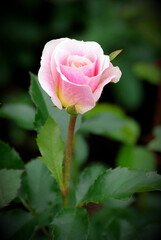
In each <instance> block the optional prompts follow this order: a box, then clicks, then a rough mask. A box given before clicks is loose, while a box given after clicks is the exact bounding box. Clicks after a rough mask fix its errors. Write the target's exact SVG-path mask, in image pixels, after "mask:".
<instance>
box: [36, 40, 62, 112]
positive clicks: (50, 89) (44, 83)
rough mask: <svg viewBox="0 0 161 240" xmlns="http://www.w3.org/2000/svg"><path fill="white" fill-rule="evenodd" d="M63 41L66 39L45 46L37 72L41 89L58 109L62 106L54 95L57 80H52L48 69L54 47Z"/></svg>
mask: <svg viewBox="0 0 161 240" xmlns="http://www.w3.org/2000/svg"><path fill="white" fill-rule="evenodd" d="M64 40H66V38H61V39H58V40H51V41H49V42H48V43H47V44H46V45H45V47H44V49H43V52H42V57H41V66H40V69H39V72H38V80H39V82H40V85H41V87H42V88H43V89H44V91H45V92H47V93H48V95H49V96H51V98H52V101H53V103H54V104H55V105H56V106H57V107H58V108H60V109H61V108H62V105H61V102H60V100H59V99H58V97H57V94H56V92H57V89H56V88H57V79H56V78H54V79H53V76H52V72H51V68H50V61H51V56H52V53H53V51H54V50H55V48H56V46H57V45H58V44H60V42H62V41H64Z"/></svg>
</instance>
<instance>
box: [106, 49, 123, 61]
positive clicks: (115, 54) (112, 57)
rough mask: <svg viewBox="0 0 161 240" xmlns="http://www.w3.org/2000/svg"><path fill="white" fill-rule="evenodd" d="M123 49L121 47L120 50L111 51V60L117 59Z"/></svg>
mask: <svg viewBox="0 0 161 240" xmlns="http://www.w3.org/2000/svg"><path fill="white" fill-rule="evenodd" d="M122 50H123V49H120V50H116V51H114V52H112V53H110V55H109V57H110V61H112V60H113V59H115V58H116V57H117V56H118V55H119V54H120V53H121V52H122Z"/></svg>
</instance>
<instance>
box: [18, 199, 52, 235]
mask: <svg viewBox="0 0 161 240" xmlns="http://www.w3.org/2000/svg"><path fill="white" fill-rule="evenodd" d="M19 198H20V200H21V203H22V204H23V206H24V207H25V208H26V209H27V210H28V211H29V212H31V213H32V214H33V216H36V215H37V213H36V212H35V211H34V210H33V209H32V208H31V207H30V205H29V204H28V203H27V202H26V201H25V199H24V198H22V197H21V196H19ZM38 224H39V227H40V228H41V230H42V231H43V233H44V234H45V235H46V236H47V237H48V238H49V239H51V235H50V233H49V232H48V231H47V229H46V228H45V226H44V225H43V224H42V223H40V222H39V223H38Z"/></svg>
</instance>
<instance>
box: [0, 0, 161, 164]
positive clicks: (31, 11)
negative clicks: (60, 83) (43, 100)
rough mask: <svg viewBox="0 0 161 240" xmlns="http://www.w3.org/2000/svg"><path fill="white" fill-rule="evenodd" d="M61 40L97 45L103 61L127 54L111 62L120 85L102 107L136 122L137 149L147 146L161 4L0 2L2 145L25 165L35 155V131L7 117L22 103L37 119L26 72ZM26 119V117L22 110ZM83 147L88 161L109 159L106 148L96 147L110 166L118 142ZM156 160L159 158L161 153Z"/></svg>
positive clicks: (157, 91) (155, 111)
mask: <svg viewBox="0 0 161 240" xmlns="http://www.w3.org/2000/svg"><path fill="white" fill-rule="evenodd" d="M61 37H69V38H75V39H77V40H84V41H97V42H98V43H99V44H100V45H101V46H102V48H103V49H104V52H105V54H110V53H111V52H112V51H114V50H117V49H123V50H124V51H123V52H122V53H121V54H120V55H119V56H118V57H117V59H115V60H114V61H113V64H114V65H118V66H119V67H120V69H121V71H122V78H121V80H120V82H119V83H118V84H116V85H115V84H110V85H108V86H106V87H105V88H104V91H103V94H102V97H101V99H100V102H103V103H104V102H107V103H111V104H114V105H117V106H119V107H120V108H121V109H124V111H125V113H126V114H127V115H128V116H130V117H132V118H133V119H135V120H136V121H137V122H138V124H139V125H140V129H141V132H140V135H139V138H138V140H137V141H138V144H140V145H145V144H147V143H148V142H149V141H150V140H151V139H153V134H152V131H153V128H154V127H155V126H158V125H160V124H161V81H160V80H161V74H160V73H161V70H160V66H161V58H160V56H161V55H160V53H161V31H160V13H159V3H158V2H155V1H150V0H142V1H140V0H135V1H133V0H121V1H119V0H115V1H112V0H88V1H87V0H15V1H7V0H6V1H4V2H3V6H1V44H0V52H1V54H0V89H1V90H0V98H1V99H0V103H1V110H0V116H1V118H0V126H1V131H0V135H1V136H0V138H1V139H2V140H3V141H5V142H8V143H9V144H10V145H11V146H12V147H14V148H15V149H16V150H17V151H18V152H19V153H20V155H21V157H22V159H23V160H24V161H25V162H27V161H29V160H30V159H31V158H34V157H36V156H37V154H38V149H37V146H36V142H35V137H36V132H35V131H33V130H32V127H30V125H29V126H28V127H27V129H26V127H25V128H21V127H20V126H19V125H18V124H17V123H16V114H17V113H16V111H17V110H16V111H15V112H14V113H12V114H11V115H12V117H10V113H9V112H10V111H9V109H10V104H13V103H16V104H25V105H27V106H30V110H29V112H30V113H31V112H32V111H33V112H34V105H33V103H32V101H31V98H30V96H29V94H28V89H29V86H30V77H29V71H31V72H33V73H35V74H37V72H38V70H39V66H40V57H41V53H42V49H43V47H44V45H45V43H46V42H47V41H49V40H51V39H57V38H61ZM5 106H6V108H5ZM6 109H7V110H6ZM12 111H14V110H13V108H12ZM14 114H15V115H14ZM13 115H14V117H13ZM24 115H26V116H25V117H26V118H28V117H29V116H28V112H27V110H26V111H25V112H24ZM31 115H32V114H31ZM11 118H12V119H13V118H14V119H15V121H12V120H11ZM98 139H99V142H100V145H99V144H98ZM87 141H88V143H89V145H90V149H89V158H88V159H89V161H90V160H92V161H93V160H94V161H95V160H96V161H97V160H98V159H99V158H100V155H102V156H103V155H104V154H106V151H107V148H106V149H105V150H103V149H102V147H101V146H102V145H103V144H104V146H107V147H108V149H109V151H108V153H109V155H110V158H109V159H111V160H110V161H111V162H108V164H111V165H113V164H112V162H113V159H114V158H115V157H116V154H117V151H118V147H119V146H120V145H119V144H120V143H118V142H117V141H113V140H111V139H110V140H108V139H107V138H105V137H104V136H98V135H94V134H93V135H92V134H91V135H90V136H88V137H87ZM100 147H101V148H100ZM100 149H101V150H100ZM92 152H93V153H92ZM156 154H157V158H158V159H159V158H160V155H159V153H156ZM102 158H103V157H102ZM102 161H103V160H102Z"/></svg>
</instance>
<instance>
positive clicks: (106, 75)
mask: <svg viewBox="0 0 161 240" xmlns="http://www.w3.org/2000/svg"><path fill="white" fill-rule="evenodd" d="M120 77H121V71H120V69H119V68H118V67H114V66H113V65H112V63H111V62H110V59H109V56H108V55H104V53H103V50H102V48H101V46H100V45H99V44H98V43H96V42H84V41H77V40H74V39H69V38H61V39H57V40H51V41H49V42H48V43H46V45H45V47H44V49H43V53H42V57H41V66H40V69H39V72H38V79H39V82H40V85H41V87H42V88H43V89H44V90H45V91H46V92H47V94H48V95H49V96H50V97H51V100H52V102H53V103H54V104H55V105H56V106H57V107H58V108H59V109H62V107H64V108H66V109H69V108H70V107H72V106H74V107H75V112H76V113H81V114H83V113H85V112H87V111H89V110H90V109H92V108H93V107H94V106H95V105H96V102H97V100H98V99H99V98H100V95H101V93H102V90H103V87H104V86H105V85H106V84H107V83H109V82H114V83H116V82H118V81H119V79H120Z"/></svg>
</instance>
